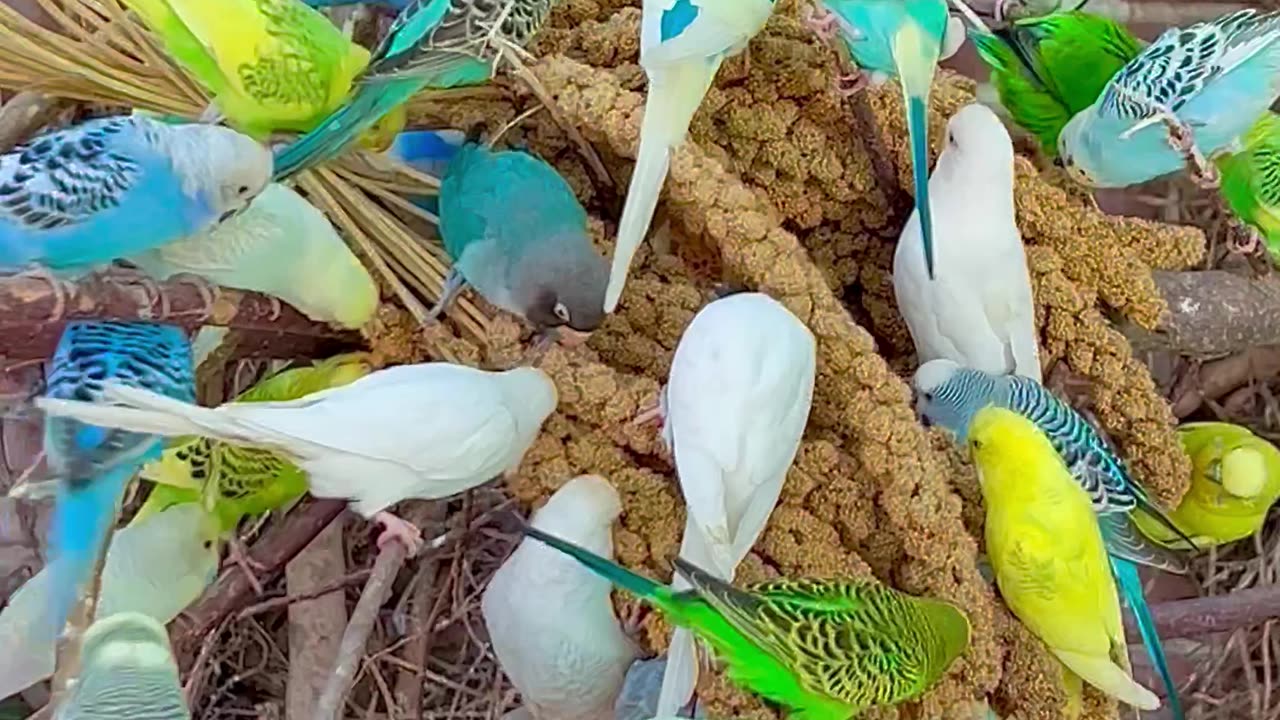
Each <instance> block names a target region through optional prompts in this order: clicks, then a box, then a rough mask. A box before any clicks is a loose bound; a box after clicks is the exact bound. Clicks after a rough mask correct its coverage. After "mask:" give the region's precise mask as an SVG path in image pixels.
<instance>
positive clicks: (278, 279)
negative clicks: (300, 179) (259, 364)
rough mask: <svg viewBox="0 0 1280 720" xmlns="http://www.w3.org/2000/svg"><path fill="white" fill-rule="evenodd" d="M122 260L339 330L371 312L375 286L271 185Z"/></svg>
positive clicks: (320, 221) (299, 201)
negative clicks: (274, 302)
mask: <svg viewBox="0 0 1280 720" xmlns="http://www.w3.org/2000/svg"><path fill="white" fill-rule="evenodd" d="M290 1H291V2H296V0H290ZM129 261H130V262H132V263H133V264H135V265H137V266H138V267H139V268H141V269H142V270H143V271H144V272H146V273H147V274H148V275H151V276H152V277H154V278H156V279H157V280H166V279H168V278H169V277H171V276H173V275H177V274H179V273H191V274H194V275H199V276H200V277H203V278H205V279H207V280H210V281H212V282H214V283H217V284H218V285H222V286H224V287H231V288H240V289H242V290H252V291H255V292H261V293H266V294H268V295H274V296H276V297H278V298H280V299H281V300H284V301H285V302H287V303H289V304H290V305H292V306H294V307H295V308H297V309H298V310H301V311H302V313H303V314H305V315H306V316H307V317H309V318H311V319H312V320H316V321H319V322H333V323H337V324H338V325H342V326H344V327H350V328H358V327H360V326H362V325H364V324H365V323H366V322H368V321H369V319H370V318H371V317H373V313H374V311H375V310H377V308H378V286H377V285H376V284H374V282H373V278H372V277H370V275H369V271H368V270H366V269H365V267H364V265H363V264H361V263H360V260H359V259H358V258H357V257H356V256H355V254H354V253H352V252H351V249H350V248H348V247H347V244H346V243H345V242H343V241H342V238H340V237H338V233H337V232H336V231H335V230H334V229H333V225H331V224H330V223H329V220H328V218H326V217H325V216H324V213H322V212H320V211H319V210H317V209H316V208H315V207H314V206H313V205H312V204H311V203H309V202H307V201H306V200H305V199H303V198H302V196H301V195H299V194H297V193H296V192H294V191H293V190H291V189H289V188H287V187H285V186H284V185H281V184H279V183H272V184H270V185H268V186H267V189H265V190H263V191H262V194H261V195H259V196H258V197H256V198H254V200H253V202H252V203H251V204H250V205H249V207H248V209H246V210H245V211H244V212H242V213H240V214H239V215H237V216H236V217H233V218H231V219H229V220H227V221H226V222H224V223H221V224H219V225H218V226H217V227H215V228H212V229H210V230H207V231H205V232H203V233H200V234H198V235H194V236H192V237H189V238H186V239H184V240H179V241H178V242H173V243H169V244H167V245H164V246H161V247H158V248H155V249H153V250H149V251H147V252H145V253H143V254H141V255H134V256H132V257H130V258H129Z"/></svg>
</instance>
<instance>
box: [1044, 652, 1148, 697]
mask: <svg viewBox="0 0 1280 720" xmlns="http://www.w3.org/2000/svg"><path fill="white" fill-rule="evenodd" d="M1053 652H1054V654H1055V655H1057V656H1058V659H1059V660H1061V661H1062V664H1063V665H1066V666H1067V668H1068V669H1070V670H1071V672H1074V673H1075V674H1077V675H1079V676H1080V677H1081V678H1084V681H1085V682H1087V683H1089V684H1090V685H1092V686H1094V687H1095V688H1097V689H1099V690H1101V691H1102V692H1104V693H1106V694H1107V695H1110V696H1111V697H1113V698H1115V699H1117V700H1119V701H1120V702H1122V703H1125V704H1127V705H1132V706H1133V707H1136V708H1138V709H1139V710H1155V709H1156V708H1158V707H1160V698H1158V697H1156V696H1155V693H1153V692H1151V691H1150V690H1148V689H1146V688H1144V687H1142V686H1141V685H1139V684H1138V683H1137V681H1135V680H1134V679H1133V678H1132V677H1130V676H1129V675H1128V674H1127V673H1125V671H1124V670H1122V669H1121V668H1120V666H1118V665H1116V664H1115V663H1113V662H1111V659H1110V658H1105V657H1094V656H1092V655H1082V654H1080V653H1076V652H1072V651H1070V650H1054V651H1053Z"/></svg>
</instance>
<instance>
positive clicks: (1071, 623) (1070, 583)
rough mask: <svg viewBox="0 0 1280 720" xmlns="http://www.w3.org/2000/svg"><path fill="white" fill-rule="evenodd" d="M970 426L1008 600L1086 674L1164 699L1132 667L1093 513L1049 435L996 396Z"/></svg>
mask: <svg viewBox="0 0 1280 720" xmlns="http://www.w3.org/2000/svg"><path fill="white" fill-rule="evenodd" d="M968 436H969V447H970V450H971V452H972V453H973V461H974V465H975V466H976V467H977V468H978V479H979V483H980V484H981V486H982V496H983V498H984V500H985V503H986V507H987V523H986V540H987V556H988V558H989V559H990V561H991V567H992V569H993V570H994V571H995V576H996V584H997V585H998V586H999V587H1000V594H1001V595H1002V596H1003V597H1004V601H1005V604H1006V605H1008V606H1009V609H1010V610H1012V611H1013V614H1014V615H1017V616H1018V619H1019V620H1021V621H1022V623H1023V624H1024V625H1026V626H1027V628H1028V629H1029V630H1031V632H1032V633H1034V634H1035V635H1036V636H1037V637H1039V638H1040V639H1041V640H1043V641H1044V643H1045V644H1046V645H1048V646H1049V651H1050V652H1052V653H1053V654H1054V656H1055V657H1057V658H1058V660H1060V661H1061V662H1062V664H1063V665H1065V666H1066V667H1067V669H1068V670H1070V671H1071V672H1073V673H1075V674H1076V675H1078V676H1080V677H1081V678H1083V679H1084V681H1085V682H1087V683H1089V684H1090V685H1092V686H1094V687H1096V688H1098V689H1099V690H1101V691H1102V692H1104V693H1106V694H1107V695H1110V696H1112V697H1114V698H1116V699H1118V700H1120V701H1121V702H1124V703H1128V704H1129V705H1132V706H1134V707H1136V708H1139V709H1141V710H1154V709H1156V708H1158V707H1160V700H1159V698H1157V697H1156V696H1155V694H1154V693H1152V692H1151V691H1150V690H1148V689H1146V688H1144V687H1142V686H1141V685H1139V684H1138V683H1137V682H1135V681H1134V679H1133V677H1132V675H1131V674H1130V672H1129V657H1128V654H1127V653H1128V650H1127V649H1126V644H1125V638H1124V625H1123V623H1122V622H1121V618H1120V598H1119V596H1118V595H1117V594H1116V586H1115V581H1114V580H1113V579H1112V577H1111V570H1110V568H1109V566H1108V560H1107V551H1106V548H1105V546H1104V545H1103V543H1102V533H1101V531H1100V530H1099V529H1098V520H1097V517H1096V516H1095V515H1094V512H1093V506H1092V504H1091V503H1090V500H1089V495H1088V494H1087V493H1086V492H1085V491H1084V490H1083V489H1082V488H1081V487H1080V485H1079V484H1078V483H1076V481H1075V480H1074V479H1072V477H1071V473H1070V471H1069V470H1068V469H1067V466H1066V464H1065V463H1064V462H1063V461H1062V458H1061V457H1060V456H1059V455H1058V453H1057V452H1056V451H1055V450H1054V449H1053V444H1052V443H1050V442H1049V438H1047V437H1046V436H1045V435H1044V433H1043V432H1041V431H1040V429H1039V428H1037V427H1036V425H1035V423H1033V422H1032V421H1031V420H1028V419H1027V418H1025V417H1023V416H1021V415H1019V414H1017V413H1015V412H1013V411H1011V410H1005V409H1004V408H1000V407H996V406H988V407H986V408H984V409H982V410H979V411H978V413H977V414H976V415H974V418H973V422H972V424H971V425H970V426H969V433H968ZM1070 684H1071V683H1068V685H1070ZM1070 694H1071V695H1073V696H1074V695H1075V693H1074V692H1072V693H1070ZM1074 699H1075V698H1074V697H1073V700H1074Z"/></svg>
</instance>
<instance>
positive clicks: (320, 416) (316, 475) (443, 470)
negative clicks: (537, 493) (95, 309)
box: [36, 363, 558, 552]
mask: <svg viewBox="0 0 1280 720" xmlns="http://www.w3.org/2000/svg"><path fill="white" fill-rule="evenodd" d="M103 397H104V399H105V401H107V402H114V403H117V405H109V404H105V403H102V404H99V403H86V402H77V401H74V400H57V399H53V398H47V397H42V398H37V399H36V404H37V406H38V407H40V408H42V409H43V410H44V411H45V412H46V413H47V414H49V415H55V416H69V417H74V418H77V419H79V420H82V421H84V422H89V423H92V424H94V425H102V426H105V427H118V428H122V429H126V430H133V431H135V432H147V433H155V434H158V435H165V436H171V437H172V436H179V435H202V436H205V437H210V438H214V439H217V440H224V441H226V442H229V443H232V444H235V445H244V446H251V447H263V448H267V449H269V450H275V451H277V452H279V453H280V454H281V455H284V456H285V457H287V458H289V459H290V460H292V461H294V462H295V463H296V464H297V465H298V466H299V467H301V468H302V469H303V470H305V471H306V472H307V476H308V483H309V489H310V491H311V494H312V495H315V496H317V497H325V498H343V499H346V500H349V501H350V503H351V508H352V509H353V510H355V511H356V512H357V513H359V514H360V515H362V516H364V517H365V518H373V519H375V520H376V521H377V522H378V523H380V524H381V525H383V526H384V527H385V529H386V530H385V532H383V533H382V535H381V536H379V538H378V544H379V546H382V545H384V544H385V543H386V542H387V541H389V540H392V539H398V540H401V541H402V542H404V543H405V545H406V546H407V547H408V548H409V551H410V552H416V551H417V550H418V548H419V546H420V545H421V535H420V533H419V532H418V529H417V528H416V527H414V526H413V525H412V524H410V523H408V522H405V521H404V520H402V519H400V518H399V517H396V516H395V515H393V514H392V513H390V512H387V508H389V507H391V506H392V505H394V504H396V503H398V502H400V501H401V500H407V499H409V498H421V499H426V500H434V499H437V498H443V497H448V496H450V495H453V494H455V493H459V492H462V491H464V490H469V489H471V488H473V487H475V486H477V485H479V484H481V483H484V482H487V481H489V480H492V479H493V478H495V477H497V476H498V475H500V474H503V473H508V472H514V471H515V469H516V467H517V466H519V464H520V460H521V458H523V457H524V453H525V451H526V450H527V449H528V448H529V446H530V445H532V444H533V441H534V438H536V437H537V435H538V431H539V429H540V428H541V427H542V423H543V421H544V420H546V418H547V416H548V415H550V414H551V412H552V411H553V410H555V407H556V403H557V401H558V397H557V395H556V387H555V384H554V383H552V382H551V378H549V377H548V376H547V375H546V373H544V372H542V371H541V370H538V369H535V368H527V367H521V368H515V369H514V370H507V371H505V372H487V371H484V370H477V369H475V368H470V367H465V366H462V365H453V364H450V363H421V364H417V365H400V366H397V367H391V368H385V369H383V370H379V371H377V372H374V373H371V374H369V375H366V376H364V377H362V378H360V379H359V380H356V381H355V382H353V383H351V384H350V385H343V386H341V387H336V388H331V389H328V390H323V391H321V392H317V393H312V394H311V395H307V396H306V397H304V398H301V399H299V400H291V401H287V402H255V403H227V404H225V405H222V406H220V407H217V408H203V407H199V406H197V405H192V404H189V403H184V402H179V401H176V400H171V399H169V398H166V397H163V396H160V395H157V394H155V393H152V392H148V391H145V390H138V389H134V388H128V387H123V386H121V385H119V384H115V383H108V384H107V385H106V386H105V388H104V390H103ZM120 405H123V406H125V407H120Z"/></svg>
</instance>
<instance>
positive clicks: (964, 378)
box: [913, 360, 1191, 718]
mask: <svg viewBox="0 0 1280 720" xmlns="http://www.w3.org/2000/svg"><path fill="white" fill-rule="evenodd" d="M913 384H914V386H915V389H916V393H917V410H918V411H919V413H920V415H921V417H922V419H923V420H924V421H925V422H926V423H928V424H932V425H939V426H942V427H944V428H946V429H947V430H948V431H949V432H951V433H953V434H954V435H955V436H956V440H957V442H960V443H965V442H967V440H968V438H967V435H968V432H969V430H968V428H969V424H970V423H971V422H972V421H973V419H974V417H975V415H976V414H977V413H978V411H979V410H981V409H982V408H983V407H986V406H988V405H995V406H997V407H1001V408H1006V409H1008V410H1012V411H1014V412H1016V413H1019V414H1020V415H1022V416H1024V417H1026V418H1028V419H1029V420H1031V421H1032V422H1034V423H1035V424H1036V426H1037V427H1039V428H1040V430H1041V431H1042V432H1044V433H1045V434H1046V435H1047V436H1048V438H1049V441H1050V442H1051V443H1052V444H1053V447H1054V449H1055V450H1056V451H1057V452H1058V453H1059V454H1061V455H1062V457H1063V459H1064V460H1065V462H1066V464H1067V467H1068V468H1070V471H1071V475H1072V477H1074V478H1075V480H1076V482H1077V483H1078V484H1079V485H1080V487H1081V488H1083V489H1084V491H1085V492H1086V494H1087V495H1088V496H1089V499H1090V500H1091V501H1092V503H1093V508H1094V511H1095V513H1096V514H1097V515H1098V521H1097V522H1098V524H1099V526H1100V527H1101V529H1102V538H1103V540H1104V541H1105V542H1106V548H1107V552H1108V553H1110V555H1111V569H1112V573H1113V574H1114V575H1115V580H1116V583H1117V584H1118V585H1119V586H1120V592H1121V593H1122V594H1123V596H1124V600H1125V602H1126V603H1127V604H1128V605H1129V608H1130V609H1131V610H1132V611H1133V614H1134V617H1135V618H1136V619H1137V621H1138V629H1139V631H1140V632H1141V633H1142V642H1143V644H1145V645H1146V647H1147V652H1148V653H1150V655H1151V659H1152V662H1153V664H1154V665H1155V667H1156V669H1157V671H1158V672H1159V673H1160V676H1161V679H1162V680H1163V681H1164V685H1165V688H1166V690H1167V695H1168V698H1169V706H1170V709H1171V710H1172V711H1173V713H1174V716H1175V717H1176V718H1181V717H1182V706H1181V704H1180V702H1179V700H1178V691H1177V686H1176V685H1175V684H1174V683H1173V679H1172V676H1171V675H1170V674H1169V668H1168V663H1167V662H1166V661H1165V656H1164V649H1163V647H1162V646H1161V644H1160V636H1159V634H1158V633H1157V632H1156V626H1155V621H1154V620H1153V619H1152V617H1151V611H1150V609H1149V608H1148V607H1147V601H1146V598H1145V597H1144V596H1143V593H1142V582H1141V580H1140V579H1139V578H1138V565H1139V564H1142V565H1148V566H1150V567H1155V568H1160V569H1164V570H1170V571H1173V572H1186V568H1185V563H1184V562H1183V560H1182V559H1181V558H1179V557H1177V556H1175V555H1173V554H1171V553H1169V552H1166V551H1164V550H1163V549H1161V548H1159V547H1156V546H1154V545H1152V544H1151V543H1147V542H1144V541H1143V539H1142V537H1141V535H1140V534H1139V533H1138V531H1137V528H1136V527H1134V525H1133V522H1132V519H1131V518H1130V512H1131V511H1132V510H1134V509H1135V508H1140V509H1142V510H1144V511H1146V512H1147V513H1149V514H1151V515H1152V516H1153V517H1156V518H1159V520H1160V522H1161V523H1162V524H1163V525H1164V526H1165V527H1167V528H1169V529H1170V530H1172V531H1174V532H1178V531H1177V527H1176V526H1175V525H1174V524H1173V521H1172V520H1170V519H1169V517H1168V516H1167V515H1166V514H1165V512H1164V511H1163V510H1161V509H1160V508H1159V507H1157V506H1156V505H1155V503H1153V502H1152V501H1151V498H1150V497H1149V496H1148V495H1147V492H1146V490H1145V489H1144V488H1143V487H1142V486H1141V485H1139V484H1138V483H1137V482H1136V481H1135V480H1134V479H1133V477H1132V476H1130V475H1129V471H1128V469H1127V468H1126V467H1125V464H1124V462H1123V461H1122V460H1121V459H1120V458H1119V457H1118V456H1117V455H1116V454H1115V453H1114V452H1113V451H1112V449H1111V447H1110V446H1109V445H1108V444H1107V442H1106V441H1105V440H1103V438H1102V437H1101V436H1100V435H1099V434H1098V432H1097V431H1096V430H1094V428H1093V426H1092V425H1090V424H1089V422H1088V421H1087V420H1085V419H1084V417H1083V416H1081V415H1080V413H1078V412H1076V411H1075V410H1074V409H1073V408H1072V407H1071V406H1070V405H1068V404H1066V403H1065V402H1063V401H1061V400H1059V399H1058V398H1057V397H1055V396H1054V395H1053V393H1051V392H1049V390H1048V389H1046V388H1045V387H1044V386H1043V385H1041V384H1040V383H1038V382H1035V381H1034V380H1029V379H1027V378H1024V377H1019V376H1016V375H995V374H992V373H985V372H982V371H981V370H975V369H973V368H966V367H962V366H960V365H957V364H956V363H954V362H952V361H950V360H933V361H931V362H928V363H925V364H924V365H922V366H920V369H919V370H917V371H916V374H915V378H914V380H913ZM1183 540H1184V541H1186V542H1187V543H1188V544H1187V545H1184V546H1183V547H1184V548H1188V547H1190V546H1191V545H1190V540H1189V539H1187V538H1186V537H1185V536H1184V537H1183Z"/></svg>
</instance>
